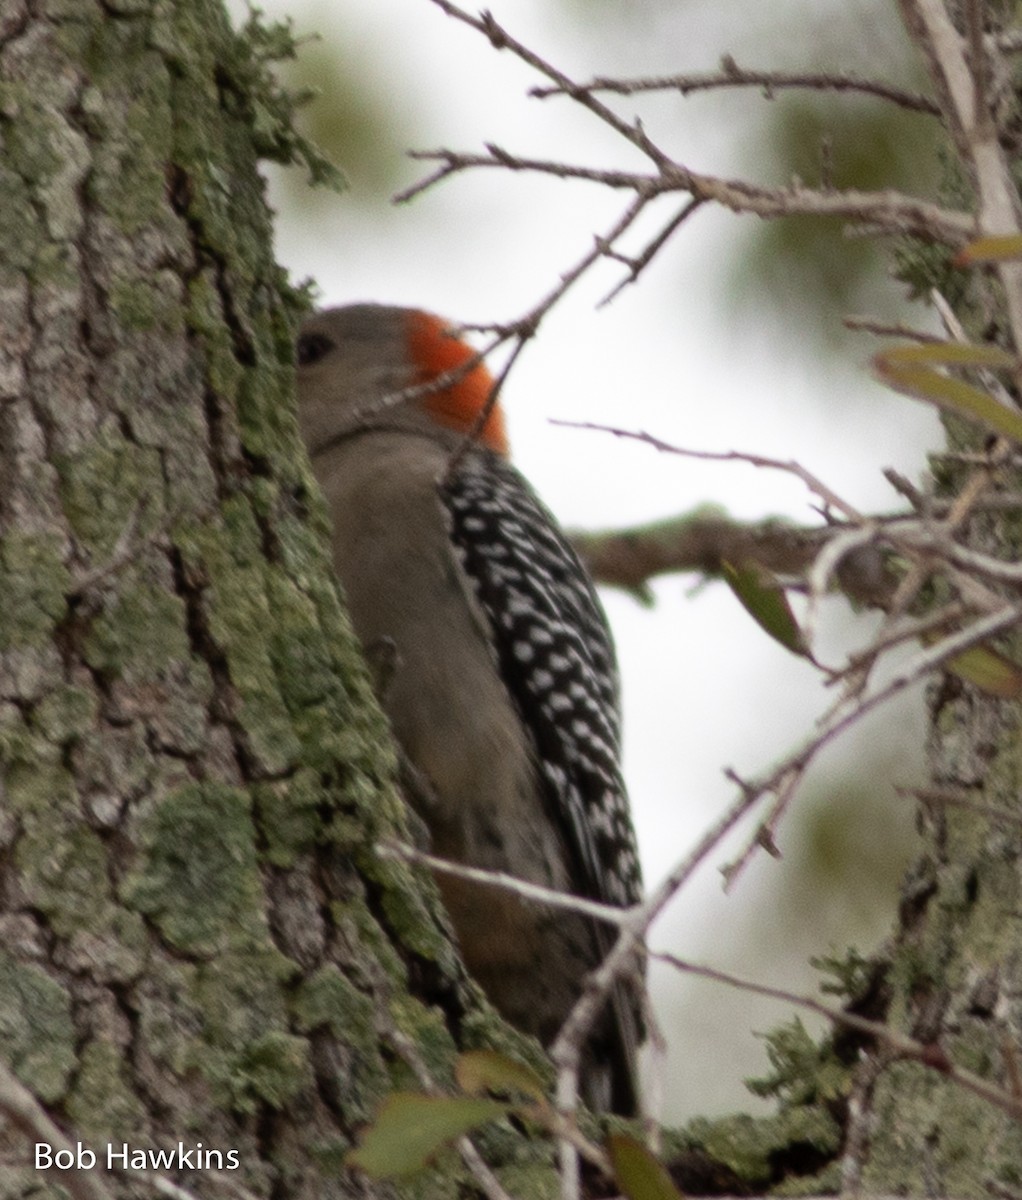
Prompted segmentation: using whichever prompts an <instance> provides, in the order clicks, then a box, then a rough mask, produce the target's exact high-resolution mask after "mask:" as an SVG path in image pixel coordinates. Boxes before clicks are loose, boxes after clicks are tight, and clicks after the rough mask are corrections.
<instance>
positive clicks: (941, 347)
mask: <svg viewBox="0 0 1022 1200" xmlns="http://www.w3.org/2000/svg"><path fill="white" fill-rule="evenodd" d="M876 357H877V359H878V360H881V359H882V360H883V362H884V363H885V364H888V365H889V366H890V368H891V369H892V370H897V369H898V368H900V367H903V366H904V367H908V366H918V365H920V364H922V365H923V366H929V367H991V368H993V369H995V370H1005V371H1010V370H1013V369H1014V368H1015V367H1017V366H1018V359H1017V358H1016V357H1015V356H1014V355H1013V354H1011V353H1010V352H1009V351H1007V350H1002V349H1001V347H1000V346H992V345H990V344H989V343H988V342H985V343H983V344H982V345H979V346H976V345H973V344H972V343H971V342H925V343H924V344H923V345H921V346H915V345H912V346H892V347H891V349H889V350H883V351H881V353H880V354H878V355H877V356H876Z"/></svg>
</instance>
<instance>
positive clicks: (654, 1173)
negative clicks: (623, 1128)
mask: <svg viewBox="0 0 1022 1200" xmlns="http://www.w3.org/2000/svg"><path fill="white" fill-rule="evenodd" d="M607 1153H608V1154H609V1155H610V1161H611V1165H612V1166H613V1168H614V1179H615V1180H616V1182H617V1185H618V1187H619V1188H620V1189H621V1191H622V1192H623V1193H624V1195H625V1196H627V1197H628V1200H682V1195H681V1192H679V1191H678V1189H677V1188H676V1187H675V1186H674V1181H673V1180H672V1179H671V1177H670V1175H668V1173H667V1168H666V1167H665V1166H664V1165H663V1163H661V1162H660V1161H659V1160H658V1159H657V1158H656V1157H655V1156H654V1155H653V1154H652V1153H650V1151H649V1150H647V1149H646V1147H645V1146H644V1145H643V1144H642V1143H641V1142H637V1141H636V1140H635V1138H633V1137H629V1136H628V1135H627V1134H625V1133H612V1134H610V1135H609V1137H608V1138H607Z"/></svg>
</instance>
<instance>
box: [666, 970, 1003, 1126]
mask: <svg viewBox="0 0 1022 1200" xmlns="http://www.w3.org/2000/svg"><path fill="white" fill-rule="evenodd" d="M653 957H654V958H656V959H658V960H659V961H661V962H665V963H668V964H669V965H670V966H673V967H675V968H676V969H677V970H679V971H682V972H684V973H685V974H687V975H698V976H700V977H701V978H703V979H712V980H714V981H716V982H717V983H723V984H726V985H727V986H728V987H731V988H735V989H737V990H738V991H744V992H752V993H753V994H754V995H757V996H766V997H769V998H770V999H772V1000H781V1001H783V1002H784V1003H785V1004H794V1005H796V1006H797V1007H799V1008H804V1009H807V1010H808V1011H810V1012H814V1013H817V1014H818V1015H819V1016H821V1017H826V1019H827V1020H828V1021H831V1022H833V1023H834V1024H835V1025H843V1026H844V1027H845V1028H847V1029H853V1030H855V1031H856V1032H857V1033H861V1034H864V1035H865V1036H867V1037H870V1038H875V1039H876V1040H877V1041H878V1042H880V1043H881V1044H883V1045H885V1046H887V1047H888V1048H889V1049H890V1050H892V1051H893V1052H894V1054H895V1055H896V1056H897V1057H899V1058H907V1059H913V1060H914V1061H916V1062H919V1063H922V1064H923V1065H924V1066H926V1067H930V1068H931V1069H933V1070H936V1071H939V1072H940V1073H941V1075H944V1076H945V1077H946V1078H947V1079H950V1080H951V1081H952V1082H953V1083H956V1084H958V1086H959V1087H962V1088H965V1089H966V1091H970V1092H972V1093H973V1094H974V1095H976V1096H979V1097H980V1098H981V1099H983V1100H986V1101H988V1102H989V1103H990V1104H993V1105H995V1106H996V1107H997V1108H999V1109H1001V1110H1002V1112H1006V1113H1008V1114H1009V1115H1010V1116H1012V1117H1015V1118H1016V1119H1017V1118H1020V1117H1022V1102H1020V1101H1019V1099H1018V1098H1017V1097H1016V1096H1013V1095H1012V1094H1011V1093H1010V1092H1007V1091H1005V1090H1004V1089H1003V1088H999V1087H995V1086H994V1085H993V1084H992V1083H989V1082H988V1081H987V1080H986V1079H983V1078H982V1077H981V1076H979V1075H976V1074H974V1073H973V1072H972V1071H968V1070H966V1069H965V1068H964V1067H959V1066H956V1065H955V1064H954V1063H953V1062H952V1061H951V1059H950V1058H948V1056H947V1053H946V1051H945V1050H944V1049H943V1047H941V1046H940V1045H936V1044H934V1043H926V1042H920V1041H918V1040H917V1039H916V1038H912V1037H907V1036H906V1035H905V1034H903V1033H899V1032H898V1031H897V1030H896V1029H892V1028H891V1026H890V1025H885V1024H883V1023H882V1022H880V1021H871V1020H869V1019H868V1018H866V1017H860V1016H859V1015H858V1014H856V1013H851V1012H848V1011H846V1010H845V1009H842V1008H837V1007H835V1006H834V1005H830V1004H824V1003H823V1002H822V1001H821V1000H817V999H816V998H815V996H806V995H800V994H799V993H797V992H789V991H787V990H785V989H784V988H775V987H770V986H769V985H767V984H761V983H755V982H753V981H752V980H749V979H742V978H741V977H740V976H737V975H731V974H729V973H728V972H726V971H718V970H717V969H716V968H714V967H706V966H702V965H701V964H699V963H693V962H689V961H687V960H685V959H682V958H677V957H676V956H675V955H673V954H667V953H660V954H654V955H653Z"/></svg>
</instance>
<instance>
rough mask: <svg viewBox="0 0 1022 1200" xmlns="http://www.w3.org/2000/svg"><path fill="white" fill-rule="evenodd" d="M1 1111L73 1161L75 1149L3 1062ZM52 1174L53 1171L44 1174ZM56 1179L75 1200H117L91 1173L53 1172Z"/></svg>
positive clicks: (30, 1134)
mask: <svg viewBox="0 0 1022 1200" xmlns="http://www.w3.org/2000/svg"><path fill="white" fill-rule="evenodd" d="M0 1112H3V1113H6V1115H7V1116H8V1117H9V1118H10V1120H11V1121H12V1123H13V1124H15V1125H16V1126H17V1127H18V1128H19V1129H20V1130H21V1131H22V1132H23V1133H25V1134H27V1135H28V1137H29V1138H31V1140H32V1141H33V1142H46V1143H47V1144H48V1145H49V1146H52V1147H53V1150H54V1151H55V1152H56V1151H62V1152H64V1153H67V1154H70V1155H71V1157H72V1160H73V1159H74V1155H75V1147H74V1145H73V1143H72V1142H70V1141H69V1140H68V1139H67V1138H66V1137H65V1136H64V1133H63V1130H61V1129H60V1128H59V1127H58V1126H57V1125H56V1124H55V1123H54V1121H53V1120H52V1119H51V1118H50V1115H49V1114H48V1113H47V1112H46V1110H45V1109H44V1108H43V1106H42V1105H41V1104H40V1103H39V1101H38V1100H36V1098H35V1096H33V1095H32V1093H31V1092H30V1091H29V1090H28V1088H27V1087H25V1085H24V1084H23V1083H21V1082H20V1081H19V1080H18V1079H17V1078H16V1077H15V1075H14V1073H13V1072H12V1071H10V1070H9V1069H8V1068H7V1067H6V1066H5V1065H4V1064H3V1063H0ZM41 1174H45V1175H49V1172H48V1171H46V1172H41ZM52 1178H53V1180H54V1181H56V1180H57V1179H58V1178H59V1180H60V1184H61V1186H62V1187H65V1188H66V1189H67V1190H68V1192H69V1193H70V1194H71V1196H72V1197H73V1198H74V1200H113V1197H112V1195H111V1193H110V1191H109V1190H108V1188H107V1187H106V1185H105V1184H104V1183H103V1181H102V1180H101V1179H100V1178H99V1176H98V1175H94V1174H93V1173H92V1172H91V1171H57V1170H54V1171H53V1176H52Z"/></svg>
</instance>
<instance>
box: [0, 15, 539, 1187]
mask: <svg viewBox="0 0 1022 1200" xmlns="http://www.w3.org/2000/svg"><path fill="white" fill-rule="evenodd" d="M279 102H280V97H279V95H277V94H275V93H274V91H273V89H272V85H271V84H270V83H269V82H268V76H267V74H266V71H265V68H264V66H263V65H262V64H261V62H260V60H259V58H258V55H257V54H256V53H254V51H253V49H252V46H251V45H250V43H249V42H248V41H247V40H246V39H245V38H242V37H238V36H236V35H235V34H233V33H232V32H231V31H230V29H229V27H228V24H227V21H226V18H225V15H224V13H223V11H222V9H221V7H220V5H219V4H218V3H215V2H213V0H161V2H160V3H155V2H150V0H109V2H106V0H104V2H102V3H101V2H100V0H0V197H2V203H0V207H2V210H3V216H2V218H0V329H2V338H0V458H2V466H0V598H2V599H0V1196H3V1197H5V1198H6V1197H13V1196H22V1195H28V1194H32V1195H41V1194H43V1191H45V1190H46V1188H47V1186H49V1185H52V1184H55V1183H60V1184H62V1185H63V1186H64V1187H66V1188H68V1189H70V1190H72V1191H73V1192H74V1193H75V1194H76V1195H92V1196H95V1195H98V1194H99V1193H98V1192H95V1191H92V1190H91V1189H92V1188H94V1187H99V1186H100V1176H102V1177H103V1178H102V1183H103V1184H104V1185H105V1186H106V1187H107V1189H108V1191H107V1193H106V1194H107V1195H126V1194H128V1193H129V1192H130V1193H131V1194H132V1195H152V1194H153V1185H152V1181H151V1180H150V1181H149V1182H145V1181H143V1180H140V1179H139V1178H134V1179H132V1178H129V1177H128V1176H125V1175H123V1174H121V1173H116V1174H115V1175H114V1176H112V1177H110V1178H109V1179H107V1177H106V1175H105V1172H103V1171H102V1170H101V1168H102V1166H103V1165H104V1164H103V1162H102V1159H103V1157H104V1154H105V1150H106V1147H107V1146H113V1147H114V1149H115V1150H116V1151H118V1152H120V1151H121V1150H122V1147H124V1146H125V1144H127V1146H128V1147H130V1148H131V1149H132V1150H134V1149H136V1148H141V1149H143V1150H148V1149H153V1148H164V1149H167V1148H170V1149H176V1148H177V1147H178V1144H179V1143H182V1144H183V1150H184V1151H185V1152H188V1151H191V1152H192V1155H191V1158H190V1160H185V1161H186V1165H187V1163H188V1162H191V1163H193V1164H195V1165H203V1164H204V1162H205V1161H207V1160H202V1159H200V1158H199V1156H198V1153H197V1151H196V1150H195V1147H196V1146H197V1144H198V1143H202V1144H203V1147H205V1148H207V1149H214V1150H218V1151H220V1152H221V1153H223V1154H225V1155H226V1153H227V1151H228V1150H232V1149H233V1150H234V1151H236V1153H237V1160H236V1161H237V1163H238V1164H239V1165H238V1167H237V1169H236V1170H232V1169H230V1168H231V1166H232V1162H233V1160H230V1159H226V1158H225V1160H224V1162H223V1167H224V1169H223V1170H222V1171H221V1172H220V1173H219V1174H218V1173H217V1172H216V1171H215V1170H212V1169H210V1170H203V1171H201V1172H197V1173H196V1174H194V1175H190V1174H188V1173H187V1171H186V1172H185V1173H184V1174H180V1173H179V1172H177V1171H176V1170H168V1171H165V1172H163V1173H164V1174H165V1175H167V1176H168V1177H170V1178H179V1179H181V1180H183V1181H184V1182H189V1183H195V1185H196V1186H197V1187H199V1188H200V1189H201V1192H202V1194H203V1195H210V1194H215V1193H217V1192H219V1191H223V1190H225V1189H226V1190H227V1191H230V1190H231V1189H232V1188H234V1189H236V1187H237V1186H242V1187H245V1188H247V1189H249V1190H250V1192H251V1193H252V1194H254V1195H258V1196H268V1195H271V1194H272V1195H274V1196H277V1197H288V1198H298V1197H313V1196H315V1197H325V1196H330V1195H366V1196H369V1195H378V1194H389V1189H388V1188H385V1187H376V1188H374V1187H373V1186H372V1185H370V1184H369V1183H368V1182H367V1181H365V1180H361V1179H358V1178H356V1177H355V1176H354V1175H352V1174H351V1173H350V1172H348V1171H347V1170H346V1169H345V1168H344V1167H343V1166H342V1160H343V1154H344V1152H345V1151H346V1150H347V1149H349V1148H350V1146H351V1144H352V1138H353V1133H354V1130H355V1129H356V1128H357V1127H358V1126H359V1125H360V1124H361V1123H363V1122H365V1121H366V1120H367V1119H368V1118H369V1117H370V1115H371V1113H372V1110H373V1107H374V1106H375V1104H376V1103H377V1102H378V1100H379V1099H380V1098H381V1097H382V1096H383V1095H384V1094H385V1093H386V1092H387V1091H388V1090H389V1089H390V1088H393V1087H394V1086H396V1085H397V1084H399V1083H401V1082H402V1081H404V1082H405V1083H407V1082H408V1081H410V1080H412V1079H414V1078H415V1073H414V1069H415V1068H418V1070H419V1074H420V1076H421V1075H422V1073H423V1072H424V1071H425V1070H428V1071H429V1072H430V1073H431V1075H432V1076H433V1077H434V1078H436V1079H437V1080H439V1081H441V1082H442V1081H444V1080H446V1079H447V1078H448V1077H449V1071H450V1065H451V1061H452V1055H453V1048H454V1040H453V1034H452V1031H453V1030H457V1031H458V1033H459V1036H460V1037H461V1038H462V1040H463V1041H464V1040H467V1041H468V1042H471V1041H472V1040H473V1037H482V1036H483V1035H482V1033H478V1032H476V1033H474V1032H473V1031H474V1030H475V1031H478V1030H479V1029H481V1028H484V1027H486V1025H487V1021H488V1019H489V1018H488V1017H486V1016H485V1015H484V1013H483V1010H482V1009H480V1008H479V1007H478V1005H477V1002H476V999H475V992H474V989H472V988H471V987H470V986H468V985H466V984H465V981H464V977H463V974H462V972H461V969H460V967H459V966H458V963H457V960H456V957H455V955H454V953H453V952H452V950H451V947H450V942H449V940H448V937H447V932H446V929H445V927H444V924H443V918H442V917H440V916H439V915H438V909H437V907H436V905H435V902H434V895H433V892H432V889H431V887H430V886H429V885H428V883H426V882H425V881H424V879H423V877H421V876H416V874H415V873H413V872H411V871H410V870H409V869H407V868H406V867H405V866H403V865H401V864H398V863H385V862H383V861H382V860H380V859H379V858H377V857H375V856H374V855H373V853H372V850H371V848H372V846H373V845H374V843H375V842H376V841H377V840H378V839H379V838H380V837H383V836H386V835H387V834H388V833H389V832H393V831H395V830H397V831H399V832H400V831H401V830H402V828H403V816H402V809H401V805H400V802H399V799H398V796H397V792H396V790H395V787H394V783H393V767H394V763H393V753H392V750H391V747H390V743H389V740H388V736H387V733H386V730H385V727H384V724H383V722H382V720H381V718H380V716H379V713H378V711H377V709H376V707H375V704H374V702H373V700H372V697H371V694H370V691H369V689H368V686H367V683H366V679H367V676H366V674H365V673H364V671H363V668H362V666H361V664H360V658H359V655H358V653H357V650H356V648H355V646H354V644H353V639H352V635H351V632H350V629H349V627H348V625H347V623H346V621H345V618H344V616H343V613H342V609H341V606H340V604H339V600H338V596H337V593H336V590H335V587H334V584H333V582H332V579H331V573H330V569H329V565H328V557H327V554H326V551H325V545H326V543H325V536H324V535H325V518H324V514H323V510H322V507H321V502H320V500H319V499H318V493H317V492H316V490H315V486H314V484H313V483H312V477H311V473H310V472H309V471H308V468H307V465H306V464H305V460H304V454H303V453H302V451H301V450H300V448H299V443H298V440H297V436H296V431H295V422H294V417H293V411H292V407H293V406H292V403H291V401H290V398H289V386H290V377H291V366H290V364H291V357H292V325H293V318H294V314H295V312H296V311H297V304H296V300H295V297H294V296H293V295H292V294H290V293H289V291H288V289H287V287H286V286H285V283H284V280H283V276H282V273H281V272H280V271H279V270H278V269H277V268H276V267H275V265H274V262H273V259H272V255H271V230H270V221H269V214H268V210H267V208H266V205H265V202H264V200H263V195H262V185H261V182H260V180H259V177H258V175H257V171H256V162H257V156H258V154H259V153H261V152H265V150H266V148H267V144H268V142H269V141H271V140H272V138H273V137H274V136H275V135H276V134H277V133H278V132H281V130H280V129H279V128H278V127H277V126H276V125H275V121H276V116H275V114H274V105H275V104H277V103H279ZM282 136H286V135H285V134H282ZM277 149H278V152H280V147H277ZM18 1081H20V1085H21V1086H19V1082H18ZM24 1089H27V1090H28V1092H30V1093H31V1094H32V1095H33V1096H34V1097H35V1099H36V1100H37V1101H38V1102H39V1104H41V1105H42V1106H44V1107H45V1110H46V1112H47V1113H48V1114H50V1116H51V1117H52V1118H53V1119H54V1120H55V1121H56V1122H57V1124H58V1125H59V1126H60V1127H61V1128H62V1129H63V1131H64V1134H65V1136H66V1137H67V1138H69V1139H70V1141H71V1144H72V1146H74V1144H75V1143H76V1142H77V1141H78V1140H81V1141H82V1142H84V1143H85V1144H86V1145H87V1146H88V1147H91V1148H92V1149H93V1150H94V1151H95V1152H96V1153H97V1154H98V1155H99V1157H100V1159H101V1161H100V1163H99V1166H98V1168H97V1169H96V1170H95V1171H92V1172H85V1171H65V1172H54V1173H53V1174H52V1176H51V1177H50V1181H49V1185H48V1184H47V1179H46V1177H44V1176H43V1175H42V1174H40V1172H39V1171H37V1170H36V1169H35V1162H34V1154H33V1147H34V1145H35V1143H37V1142H42V1141H45V1140H47V1137H48V1136H49V1135H48V1134H47V1130H48V1129H49V1128H50V1127H49V1126H47V1125H46V1123H45V1118H44V1116H43V1110H42V1108H36V1107H33V1106H32V1104H31V1101H30V1100H29V1099H28V1098H26V1095H25V1092H24ZM512 1140H513V1139H512ZM51 1142H52V1139H51ZM52 1144H53V1145H54V1146H56V1145H58V1144H59V1143H56V1142H52ZM515 1153H516V1152H515V1151H510V1152H509V1155H508V1157H509V1159H511V1160H513V1159H514V1157H515ZM123 1161H124V1160H123V1157H121V1158H118V1159H117V1160H115V1162H116V1164H119V1163H121V1162H123ZM132 1161H135V1160H132ZM208 1161H210V1162H211V1163H212V1164H213V1166H216V1165H217V1160H216V1159H215V1158H214V1159H212V1160H208ZM459 1170H460V1168H457V1169H456V1168H455V1167H454V1166H453V1165H448V1166H447V1167H445V1168H443V1169H442V1170H438V1172H437V1173H436V1175H435V1177H434V1182H435V1186H436V1189H437V1194H441V1195H450V1194H452V1190H451V1189H452V1188H454V1187H455V1186H456V1184H455V1182H454V1178H455V1177H456V1176H457V1174H458V1171H459ZM40 1189H42V1191H41V1190H40ZM427 1190H429V1189H428V1187H427ZM53 1194H58V1193H56V1192H54V1193H53ZM60 1194H63V1193H60Z"/></svg>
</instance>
